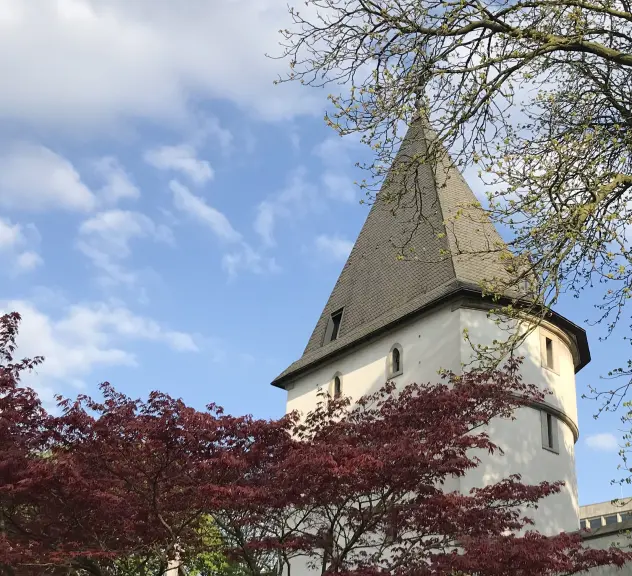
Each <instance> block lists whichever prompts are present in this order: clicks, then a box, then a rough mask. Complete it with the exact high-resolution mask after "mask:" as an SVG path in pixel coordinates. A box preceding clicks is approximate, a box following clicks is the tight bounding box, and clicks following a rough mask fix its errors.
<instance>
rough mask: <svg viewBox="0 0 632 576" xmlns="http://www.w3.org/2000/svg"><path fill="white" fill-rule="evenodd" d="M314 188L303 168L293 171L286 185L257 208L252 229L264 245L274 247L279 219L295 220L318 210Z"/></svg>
mask: <svg viewBox="0 0 632 576" xmlns="http://www.w3.org/2000/svg"><path fill="white" fill-rule="evenodd" d="M318 207H319V206H318V199H317V192H316V189H315V187H314V186H313V185H312V184H311V183H310V182H309V181H308V180H307V171H306V170H305V168H303V167H299V168H297V169H295V170H294V171H293V172H292V173H291V174H290V177H289V179H288V182H287V184H286V185H285V186H284V187H283V188H282V189H281V190H280V191H279V192H278V193H276V194H273V195H272V196H270V197H269V198H267V199H266V200H264V201H263V202H261V203H260V204H259V206H258V207H257V215H256V217H255V222H254V229H255V232H257V234H259V236H260V237H261V240H262V241H263V243H264V245H266V246H274V245H275V244H276V240H275V229H276V226H277V223H278V221H279V220H280V219H288V218H297V217H300V216H301V215H304V214H306V213H308V212H311V211H314V210H315V209H318Z"/></svg>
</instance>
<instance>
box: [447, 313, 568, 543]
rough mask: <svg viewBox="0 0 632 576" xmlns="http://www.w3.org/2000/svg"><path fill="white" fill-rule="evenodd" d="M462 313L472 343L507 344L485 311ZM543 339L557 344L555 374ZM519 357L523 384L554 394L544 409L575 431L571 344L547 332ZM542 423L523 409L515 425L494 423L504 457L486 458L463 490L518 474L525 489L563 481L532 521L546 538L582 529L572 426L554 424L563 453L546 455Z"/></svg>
mask: <svg viewBox="0 0 632 576" xmlns="http://www.w3.org/2000/svg"><path fill="white" fill-rule="evenodd" d="M458 312H459V316H460V322H461V332H462V331H463V329H464V328H467V329H468V332H469V336H470V338H471V340H472V341H473V342H475V343H479V344H486V343H490V342H491V341H492V340H493V339H494V338H498V339H502V338H506V333H505V332H503V330H502V329H501V328H499V327H498V326H497V325H496V324H495V323H494V322H493V320H491V319H489V318H488V316H487V312H486V311H484V310H478V309H469V308H461V309H459V311H458ZM542 334H546V335H547V336H549V337H550V338H552V339H553V341H554V353H555V357H556V358H555V360H556V371H555V372H554V371H552V370H549V369H548V368H545V367H543V366H542V350H541V342H542V337H541V336H542ZM516 353H517V354H518V355H520V356H523V357H524V361H523V363H522V366H521V374H522V376H523V379H524V382H525V383H528V384H536V385H537V386H538V387H540V389H542V390H548V391H550V392H551V394H547V395H546V397H545V399H544V402H545V404H548V405H550V406H552V407H553V408H555V409H556V410H559V411H561V412H563V413H564V414H566V415H567V416H568V418H569V419H570V420H571V421H572V422H573V423H574V424H575V426H577V396H576V388H575V369H574V365H573V357H572V353H571V350H570V348H569V342H568V341H566V338H565V337H564V335H563V334H562V333H560V332H558V331H557V329H556V328H555V327H553V326H548V327H546V326H545V327H543V328H541V329H538V330H535V331H533V332H532V333H530V334H529V335H528V336H527V338H526V340H525V342H524V343H523V344H522V345H521V346H520V348H519V349H518V350H517V352H516ZM471 355H472V348H471V345H470V344H469V343H468V342H466V341H465V340H464V339H462V340H461V357H462V358H463V359H464V360H466V359H468V358H471ZM540 417H541V416H540V411H539V410H537V409H535V408H530V407H528V408H527V407H525V408H522V409H520V410H518V411H517V412H516V413H515V418H516V419H515V420H514V421H508V420H504V421H500V420H497V421H494V422H492V424H491V426H490V429H489V433H490V436H491V438H492V440H493V441H494V442H495V443H496V444H498V445H499V446H500V447H501V448H502V449H503V451H504V455H493V456H487V455H486V456H485V457H483V458H482V460H483V462H482V463H481V465H480V466H479V467H478V468H477V469H476V470H473V471H472V472H471V473H470V474H469V475H468V476H467V477H466V478H465V479H464V480H463V481H462V489H463V490H469V489H470V488H471V487H474V486H481V485H486V484H490V483H492V482H494V481H498V480H501V479H502V478H506V477H507V476H508V475H509V474H520V475H521V477H522V481H523V482H525V483H527V484H535V483H537V482H542V481H546V480H548V481H558V480H562V481H564V483H565V486H564V487H563V488H562V490H561V492H560V493H559V494H556V495H553V496H550V497H548V498H546V499H545V500H542V501H541V503H540V505H539V507H538V509H537V510H535V511H533V512H531V513H530V515H531V516H532V517H533V519H534V520H535V522H536V526H535V528H536V529H537V530H538V531H540V532H542V533H545V534H557V533H559V532H561V531H565V532H572V531H575V530H577V529H578V528H579V502H578V496H577V478H576V472H575V438H574V436H573V432H572V430H571V428H570V427H569V426H568V424H566V423H565V422H564V421H563V420H561V419H559V418H555V419H554V424H555V426H556V427H557V433H558V439H559V453H558V454H554V453H552V452H550V451H548V450H546V449H544V448H543V447H542V434H541V428H540Z"/></svg>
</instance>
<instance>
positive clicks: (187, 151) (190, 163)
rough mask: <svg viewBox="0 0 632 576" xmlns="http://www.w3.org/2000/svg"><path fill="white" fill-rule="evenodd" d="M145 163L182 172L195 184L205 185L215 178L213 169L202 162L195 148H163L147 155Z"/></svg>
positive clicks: (183, 145)
mask: <svg viewBox="0 0 632 576" xmlns="http://www.w3.org/2000/svg"><path fill="white" fill-rule="evenodd" d="M145 161H146V162H147V163H148V164H150V165H151V166H153V167H154V168H158V169H159V170H172V171H176V172H181V173H182V174H184V175H185V176H187V177H188V178H190V179H191V181H192V182H194V183H195V184H204V183H206V182H208V181H209V180H211V179H212V178H213V176H214V172H213V168H211V165H210V164H209V163H208V162H207V161H206V160H200V159H198V157H197V152H196V150H195V148H194V147H193V146H190V145H188V144H181V145H179V146H162V147H160V148H155V149H153V150H148V151H147V152H146V153H145Z"/></svg>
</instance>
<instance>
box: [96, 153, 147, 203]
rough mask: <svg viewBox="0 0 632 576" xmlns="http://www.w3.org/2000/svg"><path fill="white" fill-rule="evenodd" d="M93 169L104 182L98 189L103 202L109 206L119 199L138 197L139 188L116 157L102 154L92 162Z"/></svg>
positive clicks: (134, 198)
mask: <svg viewBox="0 0 632 576" xmlns="http://www.w3.org/2000/svg"><path fill="white" fill-rule="evenodd" d="M94 169H95V171H96V172H97V174H99V176H101V178H102V179H103V180H104V182H105V184H104V185H103V187H102V188H101V190H100V191H99V198H100V200H101V202H102V203H103V204H105V205H108V206H111V205H114V204H117V203H118V202H119V201H120V200H136V199H137V198H139V197H140V190H139V189H138V187H137V186H136V185H135V184H134V183H133V182H132V178H131V176H130V175H129V174H128V173H127V172H126V171H125V168H123V166H122V165H121V164H120V162H119V161H118V160H117V159H116V158H114V157H112V156H104V157H103V158H100V159H99V160H96V161H95V162H94Z"/></svg>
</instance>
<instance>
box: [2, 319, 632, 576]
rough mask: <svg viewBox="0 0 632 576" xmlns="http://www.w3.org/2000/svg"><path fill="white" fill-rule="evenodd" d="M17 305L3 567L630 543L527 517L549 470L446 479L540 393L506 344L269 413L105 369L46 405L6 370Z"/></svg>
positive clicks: (266, 568) (120, 570)
mask: <svg viewBox="0 0 632 576" xmlns="http://www.w3.org/2000/svg"><path fill="white" fill-rule="evenodd" d="M18 323H19V316H18V315H17V314H11V315H7V316H4V317H2V318H1V319H0V362H1V364H0V574H2V573H4V574H7V575H11V576H21V575H25V576H31V575H33V576H34V575H36V574H37V575H40V574H52V575H55V576H57V575H62V574H63V575H68V576H123V575H125V576H127V575H131V574H134V575H139V576H141V575H145V576H158V575H160V574H163V573H164V572H165V570H166V569H167V566H168V563H169V562H170V561H171V563H172V565H173V562H174V561H176V560H177V561H178V562H180V572H181V573H190V574H199V575H201V576H210V574H219V573H222V572H227V573H228V572H230V573H231V574H236V573H239V574H240V575H244V576H250V575H252V576H263V575H264V574H265V575H268V576H280V575H281V574H292V573H293V574H298V575H301V574H303V573H304V572H305V571H306V570H308V569H309V570H310V571H313V572H314V573H320V574H329V573H331V574H354V575H357V576H369V575H370V576H373V575H378V574H380V575H383V574H397V575H399V576H425V575H428V576H430V575H433V576H456V575H459V574H461V575H462V574H469V575H476V576H510V575H511V576H527V575H529V576H537V575H542V576H544V575H551V576H552V575H557V574H574V573H577V572H579V571H582V570H585V569H588V568H591V567H593V566H599V565H607V564H613V565H618V566H620V565H622V564H623V563H624V562H625V561H627V560H628V559H629V557H628V556H627V555H626V554H625V553H623V552H621V551H619V550H616V549H612V550H601V551H597V550H586V549H584V548H583V547H582V540H581V537H580V535H579V534H560V535H557V536H553V537H546V536H543V535H540V534H538V533H536V532H533V531H531V530H530V525H531V524H530V520H529V518H528V516H525V514H524V510H525V508H526V509H528V508H529V507H530V506H534V505H535V504H536V503H537V502H538V501H540V500H541V499H542V498H545V497H546V496H548V495H550V494H553V493H555V492H557V491H559V489H560V484H558V483H543V484H539V485H536V486H527V485H524V484H522V483H521V481H520V478H518V477H515V476H514V477H510V478H507V479H505V480H503V481H501V482H498V483H496V484H493V485H489V486H484V487H481V488H480V489H477V490H474V491H472V492H471V493H467V494H461V493H457V492H450V491H448V490H447V488H446V487H447V486H449V485H450V482H451V481H453V479H454V478H458V477H461V476H463V475H465V474H467V472H468V471H469V470H472V469H473V468H475V467H476V466H477V465H478V457H477V455H480V454H481V453H483V452H494V451H497V450H498V448H497V447H496V446H495V445H494V444H493V443H492V442H491V441H490V439H489V438H488V437H487V435H486V434H485V425H486V424H487V423H488V422H489V421H490V420H491V419H493V418H511V417H512V413H513V411H514V410H515V409H516V408H518V407H519V406H521V405H523V404H524V403H525V402H528V401H530V400H533V399H538V398H541V394H540V393H539V392H538V391H537V390H536V389H535V388H534V387H532V386H529V385H526V384H524V383H523V382H522V381H521V379H520V377H519V374H518V370H517V368H518V363H517V362H512V363H510V364H509V365H508V366H507V367H506V368H505V369H503V370H497V371H476V370H473V371H469V372H467V373H465V374H463V375H461V376H460V377H457V376H456V375H454V374H448V375H447V376H446V378H445V381H444V382H442V383H440V384H427V385H411V386H408V387H406V388H405V389H403V390H398V391H396V390H395V388H394V386H393V385H392V384H387V385H385V387H384V388H383V389H382V390H380V391H379V392H378V393H376V394H374V395H372V396H369V397H365V398H363V399H361V400H360V401H358V402H357V403H355V404H351V402H350V401H349V400H347V399H341V400H330V399H329V398H328V397H327V396H326V395H322V396H321V402H320V403H319V405H318V406H317V407H316V408H315V409H314V410H313V411H312V412H310V413H309V414H305V415H298V414H291V415H288V416H286V417H285V418H282V419H280V420H273V421H268V420H256V419H253V418H249V417H232V416H228V415H225V414H223V413H222V411H221V409H219V408H217V407H215V406H212V405H211V406H209V407H208V409H207V410H205V411H199V410H195V409H193V408H190V407H188V406H186V405H185V404H184V403H183V402H182V401H180V400H176V399H173V398H171V397H169V396H167V395H165V394H160V393H152V394H151V395H150V396H149V397H148V399H147V400H145V401H140V400H133V399H130V398H128V397H127V396H125V395H122V394H120V393H118V392H116V391H115V390H114V388H112V387H111V386H110V385H109V384H104V385H103V386H102V387H101V391H102V395H103V399H102V400H100V401H94V400H92V399H90V398H88V397H85V396H80V397H79V398H77V399H76V400H74V401H68V400H62V401H61V402H60V409H61V413H60V414H59V415H51V414H49V413H47V412H46V411H45V410H44V409H43V408H42V406H41V404H40V401H39V399H38V398H37V395H36V394H35V393H34V392H33V391H32V390H30V389H29V388H26V387H24V386H23V384H22V383H21V381H20V376H21V374H22V373H23V372H24V371H28V370H30V369H31V368H33V367H35V366H36V365H37V364H38V363H39V362H40V361H41V359H34V360H23V361H20V362H15V361H14V359H13V356H14V350H15V337H16V335H17V328H18ZM218 554H219V555H221V557H222V558H225V559H226V561H225V562H219V563H218V562H213V561H209V559H213V558H216V557H217V556H216V555H218Z"/></svg>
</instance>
